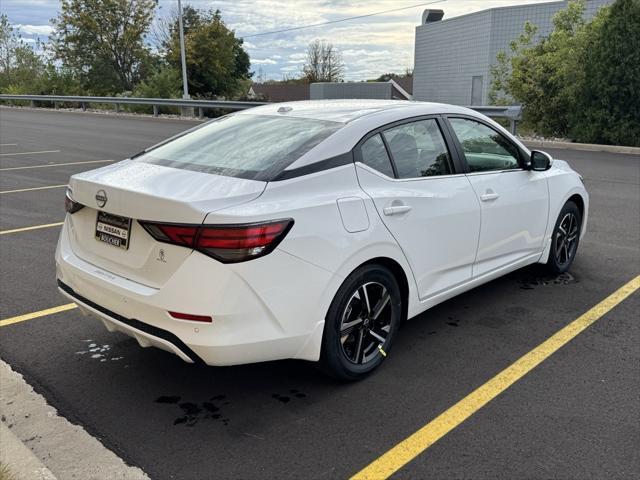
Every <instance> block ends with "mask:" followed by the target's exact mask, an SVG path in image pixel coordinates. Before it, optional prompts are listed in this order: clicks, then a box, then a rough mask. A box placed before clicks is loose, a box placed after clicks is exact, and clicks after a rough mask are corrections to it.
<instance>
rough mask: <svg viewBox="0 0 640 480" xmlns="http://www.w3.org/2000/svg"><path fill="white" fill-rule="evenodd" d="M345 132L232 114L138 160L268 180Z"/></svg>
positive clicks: (328, 125) (326, 125) (327, 125)
mask: <svg viewBox="0 0 640 480" xmlns="http://www.w3.org/2000/svg"><path fill="white" fill-rule="evenodd" d="M340 127H342V123H338V122H330V121H322V120H313V119H308V118H295V117H276V116H271V115H229V116H226V117H222V118H220V119H218V120H216V121H214V122H211V123H208V124H206V125H204V126H202V127H200V128H197V129H196V130H193V131H192V132H190V133H187V134H186V135H183V136H180V137H178V138H176V139H175V140H172V141H170V142H168V143H165V144H164V145H160V146H159V147H156V148H154V149H152V150H150V151H148V152H146V153H144V154H143V155H140V156H139V157H137V158H136V160H137V161H142V162H146V163H154V164H156V165H163V166H167V167H174V168H184V169H187V170H196V171H199V172H207V173H215V174H218V175H226V176H229V177H239V178H247V179H251V180H262V181H269V180H271V179H273V178H275V177H276V176H277V175H278V174H280V173H281V172H282V171H283V170H284V169H285V168H286V167H287V166H289V165H290V164H291V163H293V162H294V161H295V160H297V159H298V158H300V157H301V156H302V155H304V154H305V153H306V152H308V151H309V150H311V149H312V148H313V147H315V146H316V145H318V144H319V143H320V142H322V141H323V140H324V139H326V138H327V137H328V136H329V135H331V134H332V133H334V132H335V131H336V130H338V129H339V128H340Z"/></svg>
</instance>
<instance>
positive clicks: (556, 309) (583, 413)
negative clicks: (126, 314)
mask: <svg viewBox="0 0 640 480" xmlns="http://www.w3.org/2000/svg"><path fill="white" fill-rule="evenodd" d="M191 125H192V123H190V122H187V121H183V120H166V119H151V118H133V117H124V116H123V117H116V116H112V115H99V114H89V113H86V114H83V113H67V112H55V111H34V110H29V109H22V110H20V109H9V108H1V109H0V260H1V265H2V275H1V278H0V298H1V300H0V325H2V321H3V320H6V319H12V318H16V317H19V316H22V315H25V314H29V313H32V312H39V311H42V310H45V309H50V308H52V307H57V306H60V305H63V304H67V303H68V301H67V300H65V299H64V298H63V297H62V296H61V295H60V294H59V293H58V292H57V288H56V283H55V265H54V250H55V245H56V241H57V237H58V234H59V223H60V222H62V221H63V219H64V207H63V195H64V185H65V184H66V182H67V179H68V177H69V176H70V175H73V174H74V173H77V172H81V171H85V170H89V169H93V168H96V167H98V166H101V165H106V164H108V163H109V162H110V161H113V160H119V159H122V158H125V157H127V156H129V155H131V154H133V153H136V152H138V151H140V150H141V149H143V148H144V147H146V146H149V145H151V144H153V143H155V142H157V141H159V140H162V139H164V138H166V137H167V136H169V135H171V134H174V133H177V132H179V131H181V130H183V129H185V128H188V127H190V126H191ZM549 153H551V154H552V155H554V156H555V157H557V158H562V159H565V160H567V161H569V162H570V164H571V165H572V166H573V167H574V168H575V169H576V170H578V171H579V172H580V173H581V174H582V175H583V176H584V178H585V181H586V184H587V188H588V190H589V192H590V195H591V212H590V218H589V231H588V234H587V236H586V238H584V240H583V241H582V242H581V245H580V249H579V251H578V256H577V258H576V261H575V263H574V265H573V267H572V269H571V271H570V272H569V274H564V275H562V276H560V277H549V276H547V275H546V274H545V272H544V271H543V270H542V269H541V268H539V267H530V268H526V269H523V270H520V271H518V272H515V273H513V274H511V275H508V276H506V277H504V278H501V279H498V280H496V281H493V282H491V283H489V284H487V285H484V286H482V287H480V288H477V289H475V290H473V291H471V292H468V293H466V294H464V295H462V296H459V297H457V298H455V299H453V300H450V301H448V302H446V303H444V304H442V305H439V306H438V307H436V308H434V309H432V310H430V311H428V312H426V313H425V314H422V315H421V316H420V317H418V318H416V319H414V320H412V321H410V322H408V323H407V324H405V325H404V326H403V328H402V329H401V331H400V333H399V336H398V338H397V340H396V341H397V344H396V345H395V347H394V350H393V352H392V355H390V357H389V358H388V359H387V361H386V362H385V364H384V365H383V367H382V368H381V369H379V370H378V371H377V373H375V374H374V375H373V376H371V377H370V378H368V379H367V380H365V381H363V382H359V383H355V384H340V383H336V382H333V381H331V380H329V379H327V378H325V377H324V376H323V375H321V374H320V373H318V372H317V371H316V370H315V368H314V366H313V364H310V363H305V362H295V361H282V362H272V363H264V364H257V365H246V366H239V367H226V368H210V367H199V366H194V365H190V364H186V363H183V362H182V361H181V360H180V359H179V358H178V357H175V356H173V355H171V354H168V353H165V352H163V351H160V350H156V349H142V348H140V347H139V346H138V344H137V343H136V341H135V340H133V339H130V338H128V337H126V336H124V335H121V334H115V333H109V332H107V331H106V330H105V329H104V327H103V326H102V324H100V323H99V322H98V321H96V320H93V319H91V318H88V317H84V316H82V315H81V314H80V313H79V312H78V311H77V310H67V311H62V312H59V313H54V314H51V315H43V316H38V317H36V318H33V319H30V320H25V321H20V322H16V323H11V324H5V325H2V326H1V327H0V356H1V357H2V359H3V360H5V361H6V362H8V363H9V364H10V365H11V366H12V368H13V369H15V370H17V371H18V372H20V373H22V374H23V375H24V377H25V379H26V380H27V381H28V382H29V383H30V384H31V385H32V386H33V387H34V388H35V389H36V391H38V392H39V393H41V394H42V395H44V397H45V398H46V399H47V400H48V402H49V403H50V404H51V405H52V406H54V407H56V408H57V409H58V411H59V412H60V414H62V415H63V416H65V417H66V418H68V419H69V420H70V421H72V422H74V423H77V424H79V425H82V426H83V427H84V428H85V429H86V430H87V431H88V432H90V433H91V434H92V435H94V436H95V437H97V438H99V439H100V440H101V441H102V442H103V443H104V444H105V445H106V446H107V447H108V448H110V449H111V450H113V451H114V452H115V453H116V454H117V455H119V456H120V457H122V458H123V459H124V460H125V461H126V462H127V463H129V464H131V465H135V466H138V467H140V468H142V469H143V470H144V471H145V472H147V474H148V475H149V476H150V477H151V478H153V479H169V478H175V479H189V480H190V479H200V478H221V479H227V478H229V479H231V478H233V479H236V478H243V479H250V478H264V479H271V478H274V479H275V478H278V479H289V478H291V479H300V478H305V479H329V478H331V479H333V478H348V477H350V476H352V475H354V474H356V473H357V472H359V471H360V470H361V469H363V468H364V467H365V466H367V465H368V464H369V463H370V462H372V461H374V460H376V459H377V458H378V457H380V456H381V455H382V454H384V453H385V452H387V451H388V450H389V449H390V448H392V447H393V446H394V445H396V444H398V442H401V441H402V440H404V439H405V438H407V437H408V436H410V435H411V434H413V433H414V432H416V431H417V430H418V429H420V428H421V427H423V426H424V425H426V424H427V423H429V422H430V421H431V420H433V419H434V418H436V417H437V416H438V415H439V414H440V413H442V412H444V411H446V410H447V409H448V408H450V407H451V406H453V405H455V404H456V403H457V402H458V401H460V400H461V399H463V398H465V397H466V396H467V395H469V394H470V393H471V392H473V391H474V390H475V389H476V388H478V387H480V386H482V385H484V384H486V382H487V381H489V380H490V379H491V378H492V377H494V376H495V375H496V374H498V373H499V372H501V371H503V370H504V369H505V368H507V367H508V366H509V365H511V364H513V362H515V361H517V360H518V359H519V358H520V357H522V356H523V355H524V354H526V353H527V352H529V351H531V350H532V349H534V348H536V347H537V346H538V345H540V344H541V343H542V342H544V341H545V340H546V339H548V338H549V337H551V336H552V335H553V334H555V333H556V332H557V331H559V330H560V329H562V328H563V327H564V326H566V325H568V324H570V323H571V322H573V321H574V320H576V319H577V318H578V317H580V316H581V315H582V314H583V313H585V312H587V311H589V310H590V309H591V308H592V307H593V306H594V305H596V304H597V303H598V302H600V301H601V300H603V299H605V298H606V297H608V296H609V295H610V294H612V293H613V292H615V291H616V290H617V289H618V288H620V287H621V286H623V285H624V284H626V283H627V282H629V281H630V280H632V279H634V278H635V277H636V276H637V275H638V274H640V156H634V155H621V154H611V153H601V152H583V151H574V150H564V151H559V150H558V151H556V150H549ZM523 214H526V212H523ZM40 226H42V227H41V228H30V227H40ZM639 311H640V293H638V292H636V293H633V294H631V295H630V296H629V297H628V298H626V299H625V300H624V301H622V302H621V303H620V304H618V305H617V306H615V307H614V308H612V309H610V310H608V311H606V312H604V314H603V316H602V318H600V319H599V320H597V321H596V322H595V323H594V324H593V325H592V326H590V327H589V328H587V329H586V330H585V331H584V332H582V333H580V334H579V335H577V336H576V337H575V338H573V339H572V340H571V341H570V342H568V343H567V344H566V345H564V346H563V347H562V348H560V349H559V350H558V351H557V352H556V353H555V354H553V355H551V356H549V358H547V359H546V360H545V361H544V362H543V363H541V364H540V365H539V366H538V367H537V368H535V369H534V370H533V371H531V372H530V373H528V374H527V375H525V376H523V377H522V378H521V379H519V381H517V382H516V383H515V384H513V385H512V386H511V387H510V388H507V389H506V390H504V391H502V392H501V393H500V394H499V395H497V397H496V398H495V399H493V400H492V401H491V402H489V403H488V404H487V405H486V406H484V407H483V408H481V409H479V410H478V411H477V412H476V413H475V414H473V415H472V416H470V417H469V418H468V419H466V420H465V421H462V422H460V424H459V425H456V428H454V429H453V430H452V431H451V432H449V433H448V434H446V435H445V436H444V437H443V438H441V439H440V440H439V441H437V442H436V443H434V444H433V445H432V446H430V447H429V448H428V449H426V450H425V451H423V452H422V453H420V454H419V455H417V456H416V457H415V458H414V459H413V460H412V461H410V462H409V463H408V464H406V465H404V466H403V467H402V468H400V469H399V470H398V471H397V472H396V473H395V474H394V476H393V478H407V479H425V478H429V479H452V478H474V479H485V478H504V479H514V478H535V479H538V478H566V479H585V478H593V479H602V478H622V479H626V478H629V479H631V478H639V477H640V449H639V448H638V445H640V322H639V320H640V318H639V317H640V316H639V314H638V312H639ZM94 344H95V345H96V346H97V347H98V348H99V350H97V352H98V354H99V355H100V356H96V355H95V354H92V352H89V350H91V349H92V348H96V347H90V345H94ZM94 357H95V358H94Z"/></svg>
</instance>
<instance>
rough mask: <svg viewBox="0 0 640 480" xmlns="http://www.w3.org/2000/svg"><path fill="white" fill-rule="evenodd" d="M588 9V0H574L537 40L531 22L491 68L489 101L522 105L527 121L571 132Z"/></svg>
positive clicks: (553, 131)
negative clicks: (543, 35) (507, 51)
mask: <svg viewBox="0 0 640 480" xmlns="http://www.w3.org/2000/svg"><path fill="white" fill-rule="evenodd" d="M584 9H585V2H584V0H571V1H570V2H569V4H568V6H567V8H566V9H563V10H560V11H559V12H558V13H556V15H555V16H554V17H553V26H554V29H553V31H552V32H551V34H549V36H548V37H546V38H542V39H540V40H539V41H537V42H536V35H537V31H538V29H537V27H536V26H535V25H532V24H531V23H528V22H527V23H526V24H525V27H524V32H523V33H522V35H520V37H519V38H518V39H517V40H514V41H513V42H511V45H510V50H511V51H510V53H509V54H507V53H506V52H500V53H499V54H498V56H497V63H496V64H495V65H493V66H492V67H491V73H492V84H491V87H492V88H491V91H490V93H489V101H490V102H491V103H493V104H504V103H511V102H512V101H514V100H515V101H516V102H518V103H521V104H523V105H524V107H525V109H524V116H525V120H526V121H527V123H528V124H529V125H530V126H532V127H533V128H534V129H535V130H536V131H537V132H538V133H542V134H545V135H557V136H566V135H567V134H568V133H569V130H570V118H569V117H570V113H571V108H572V105H573V103H574V101H575V96H576V91H575V90H576V86H577V85H578V84H579V80H580V76H581V74H582V70H581V65H580V58H581V54H582V52H583V50H584V48H585V38H586V37H587V35H588V33H589V26H588V25H587V24H586V23H585V21H584V18H583V15H584Z"/></svg>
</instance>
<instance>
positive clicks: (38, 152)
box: [0, 150, 60, 157]
mask: <svg viewBox="0 0 640 480" xmlns="http://www.w3.org/2000/svg"><path fill="white" fill-rule="evenodd" d="M41 153H60V150H39V151H37V152H16V153H0V157H8V156H13V155H39V154H41Z"/></svg>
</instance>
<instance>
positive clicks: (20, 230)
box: [0, 222, 64, 235]
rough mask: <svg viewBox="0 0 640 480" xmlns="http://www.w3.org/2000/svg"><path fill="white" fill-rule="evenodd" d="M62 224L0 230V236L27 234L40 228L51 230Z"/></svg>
mask: <svg viewBox="0 0 640 480" xmlns="http://www.w3.org/2000/svg"><path fill="white" fill-rule="evenodd" d="M63 223H64V222H58V223H47V224H46V225H34V226H32V227H22V228H14V229H12V230H0V235H7V234H9V233H20V232H28V231H29V230H38V229H40V228H51V227H59V226H60V225H62V224H63Z"/></svg>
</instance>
